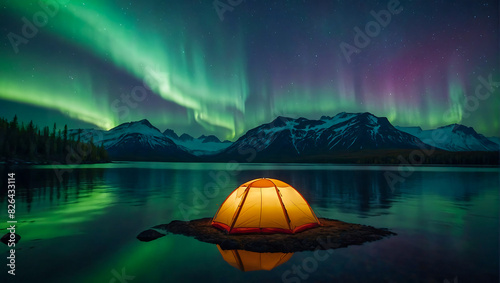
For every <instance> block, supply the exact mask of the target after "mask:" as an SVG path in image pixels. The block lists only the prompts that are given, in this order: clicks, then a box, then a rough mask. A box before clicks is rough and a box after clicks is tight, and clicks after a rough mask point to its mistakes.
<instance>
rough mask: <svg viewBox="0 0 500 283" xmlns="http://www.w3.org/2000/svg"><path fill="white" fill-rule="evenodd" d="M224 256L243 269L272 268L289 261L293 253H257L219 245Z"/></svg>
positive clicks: (229, 261) (226, 259)
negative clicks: (222, 247)
mask: <svg viewBox="0 0 500 283" xmlns="http://www.w3.org/2000/svg"><path fill="white" fill-rule="evenodd" d="M217 248H218V249H219V252H220V254H221V255H222V258H223V259H224V260H225V261H227V263H229V264H230V265H232V266H234V267H236V268H238V269H239V270H241V271H255V270H271V269H273V268H275V267H276V266H278V265H281V264H283V263H285V262H287V261H288V260H289V259H290V258H291V257H292V255H293V253H257V252H249V251H245V250H223V249H221V248H220V246H219V245H217Z"/></svg>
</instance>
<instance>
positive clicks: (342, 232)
mask: <svg viewBox="0 0 500 283" xmlns="http://www.w3.org/2000/svg"><path fill="white" fill-rule="evenodd" d="M319 221H320V223H321V226H319V227H316V228H312V229H309V230H305V231H302V232H300V233H296V234H237V235H231V234H226V233H224V232H222V231H221V230H219V229H216V228H214V227H212V225H211V222H212V218H203V219H197V220H191V221H179V220H174V221H172V222H170V223H169V224H161V225H157V226H155V227H153V228H155V229H162V230H165V231H168V232H170V233H173V234H181V235H184V236H189V237H194V238H195V239H197V240H199V241H202V242H206V243H211V244H218V245H220V247H221V248H222V249H223V250H247V251H253V252H283V253H292V252H300V251H313V250H316V249H321V250H327V249H337V248H343V247H347V246H350V245H361V244H363V243H365V242H371V241H377V240H380V239H382V238H384V237H387V236H391V235H396V233H393V232H391V231H389V230H387V229H377V228H375V227H372V226H366V225H360V224H352V223H346V222H342V221H339V220H333V219H327V218H320V219H319ZM151 231H153V232H156V233H157V234H154V233H153V232H151ZM148 233H149V234H148ZM143 234H145V235H146V236H147V237H146V238H147V239H148V241H152V240H155V239H157V238H159V237H162V236H164V235H163V234H161V233H159V232H157V231H155V230H152V229H149V230H146V231H144V232H142V233H141V234H139V236H141V235H143ZM158 234H159V235H161V236H159V237H158ZM139 236H137V238H138V239H139V240H141V239H140V238H139ZM155 237H156V238H155ZM141 241H143V240H141Z"/></svg>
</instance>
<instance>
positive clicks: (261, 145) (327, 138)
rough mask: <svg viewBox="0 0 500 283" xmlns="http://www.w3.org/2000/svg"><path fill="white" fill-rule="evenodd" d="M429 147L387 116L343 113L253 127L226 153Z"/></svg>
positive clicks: (297, 153) (301, 153) (303, 153)
mask: <svg viewBox="0 0 500 283" xmlns="http://www.w3.org/2000/svg"><path fill="white" fill-rule="evenodd" d="M426 146H427V145H425V144H423V143H422V142H421V141H420V139H418V138H417V137H415V136H413V135H410V134H408V133H405V132H402V131H399V130H397V129H396V128H394V127H393V126H392V125H391V123H389V121H388V120H387V118H385V117H376V116H374V115H372V114H370V113H344V112H343V113H340V114H338V115H336V116H334V117H327V116H323V117H321V119H320V120H309V119H306V118H298V119H292V118H286V117H278V118H277V119H275V120H274V121H273V122H271V123H268V124H263V125H261V126H259V127H256V128H254V129H252V130H249V131H248V132H247V133H246V134H245V135H243V136H242V137H240V138H239V139H238V140H237V141H236V142H235V143H234V144H233V145H231V146H230V147H228V148H227V149H226V150H225V151H224V152H223V153H224V154H229V155H235V154H238V152H240V153H241V151H242V150H244V149H245V148H253V149H254V150H255V151H256V152H259V155H261V156H262V155H264V156H271V157H279V156H288V157H293V156H311V155H322V154H329V153H334V152H346V151H349V152H354V151H360V150H378V149H414V148H421V147H426Z"/></svg>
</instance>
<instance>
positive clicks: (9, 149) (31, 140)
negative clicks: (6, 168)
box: [0, 115, 110, 164]
mask: <svg viewBox="0 0 500 283" xmlns="http://www.w3.org/2000/svg"><path fill="white" fill-rule="evenodd" d="M76 136H77V137H75V135H73V136H71V137H69V136H68V126H67V125H64V129H63V130H61V129H57V125H56V123H54V126H53V127H52V130H51V129H50V128H49V127H48V126H45V127H43V128H39V127H38V126H37V125H35V124H34V123H33V121H30V122H29V123H28V124H27V125H24V123H21V124H19V122H18V118H17V115H16V116H14V118H13V119H12V121H10V122H9V121H8V120H7V119H5V118H0V161H3V162H7V163H35V164H81V163H100V162H109V161H110V160H109V157H108V153H107V151H106V149H105V148H104V146H102V145H100V146H97V145H95V144H94V142H93V140H92V139H91V140H90V142H88V143H85V142H81V141H80V135H76Z"/></svg>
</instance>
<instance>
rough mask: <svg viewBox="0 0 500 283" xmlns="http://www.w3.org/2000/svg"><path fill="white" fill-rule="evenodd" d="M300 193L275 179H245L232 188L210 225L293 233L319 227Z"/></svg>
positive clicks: (235, 231)
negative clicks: (244, 181) (239, 184)
mask: <svg viewBox="0 0 500 283" xmlns="http://www.w3.org/2000/svg"><path fill="white" fill-rule="evenodd" d="M319 225H320V223H319V220H318V218H317V217H316V215H315V214H314V212H313V210H312V209H311V207H310V206H309V204H308V203H307V201H306V200H305V199H304V198H303V197H302V195H301V194H300V193H299V192H298V191H297V190H295V189H294V188H293V187H292V186H290V185H289V184H287V183H285V182H282V181H280V180H276V179H268V178H261V179H255V180H252V181H248V182H246V183H244V184H243V185H241V186H239V187H238V188H237V189H236V190H234V191H233V192H232V193H231V194H230V195H229V196H228V197H227V198H226V200H225V201H224V203H223V204H222V205H221V206H220V207H219V210H218V211H217V213H216V214H215V216H214V218H213V220H212V226H214V227H216V228H218V229H221V230H223V231H225V232H227V233H228V234H238V233H244V234H247V233H288V234H294V233H297V232H300V231H304V230H306V229H310V228H313V227H317V226H319Z"/></svg>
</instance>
